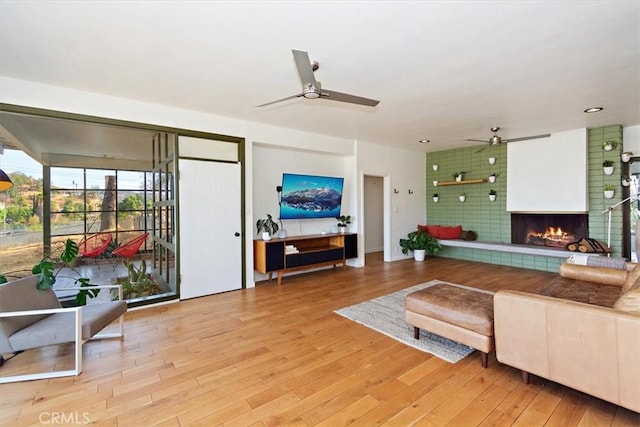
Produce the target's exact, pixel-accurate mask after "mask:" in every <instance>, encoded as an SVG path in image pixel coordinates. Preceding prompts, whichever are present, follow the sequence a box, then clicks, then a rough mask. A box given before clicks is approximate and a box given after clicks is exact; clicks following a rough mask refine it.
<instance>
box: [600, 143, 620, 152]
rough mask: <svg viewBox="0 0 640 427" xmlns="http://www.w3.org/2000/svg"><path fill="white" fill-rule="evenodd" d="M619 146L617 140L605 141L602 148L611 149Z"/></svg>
mask: <svg viewBox="0 0 640 427" xmlns="http://www.w3.org/2000/svg"><path fill="white" fill-rule="evenodd" d="M617 147H618V143H617V142H616V141H605V142H603V143H602V149H603V150H604V151H611V150H613V149H614V148H617Z"/></svg>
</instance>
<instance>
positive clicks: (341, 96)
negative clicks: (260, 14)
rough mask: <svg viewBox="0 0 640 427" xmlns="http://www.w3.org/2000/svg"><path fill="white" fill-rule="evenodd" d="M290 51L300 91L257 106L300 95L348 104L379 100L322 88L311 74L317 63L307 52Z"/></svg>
mask: <svg viewBox="0 0 640 427" xmlns="http://www.w3.org/2000/svg"><path fill="white" fill-rule="evenodd" d="M291 52H293V59H294V60H295V62H296V68H297V70H298V76H300V81H301V82H302V92H301V93H298V94H296V95H291V96H287V97H286V98H282V99H278V100H276V101H271V102H267V103H266V104H261V105H258V107H266V106H267V105H271V104H275V103H277V102H282V101H286V100H289V99H294V98H300V97H304V98H307V99H317V98H323V99H326V100H329V101H339V102H347V103H350V104H358V105H365V106H367V107H375V106H376V105H378V103H379V102H380V101H376V100H375V99H369V98H363V97H361V96H356V95H350V94H348V93H341V92H336V91H334V90H329V89H322V88H321V87H320V82H319V81H316V77H315V76H314V74H313V72H314V71H316V70H317V69H318V68H319V64H318V63H317V62H311V61H310V60H309V54H308V53H307V52H304V51H302V50H295V49H293V50H292V51H291Z"/></svg>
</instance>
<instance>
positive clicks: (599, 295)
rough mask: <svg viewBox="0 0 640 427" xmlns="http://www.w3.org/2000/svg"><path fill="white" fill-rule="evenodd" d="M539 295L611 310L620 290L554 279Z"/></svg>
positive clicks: (579, 281) (594, 284) (565, 279)
mask: <svg viewBox="0 0 640 427" xmlns="http://www.w3.org/2000/svg"><path fill="white" fill-rule="evenodd" d="M539 294H540V295H545V296H548V297H554V298H560V299H566V300H571V301H576V302H581V303H584V304H593V305H598V306H601V307H608V308H611V307H613V305H614V304H615V302H616V300H617V299H618V298H619V297H620V288H619V287H617V286H606V285H602V284H598V283H592V282H586V281H582V280H575V279H569V278H565V277H556V278H555V279H553V280H552V281H551V283H549V285H547V287H546V288H544V289H543V290H541V291H540V292H539Z"/></svg>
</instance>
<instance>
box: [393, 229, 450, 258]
mask: <svg viewBox="0 0 640 427" xmlns="http://www.w3.org/2000/svg"><path fill="white" fill-rule="evenodd" d="M399 245H400V248H402V253H403V254H405V255H407V254H408V253H409V251H412V252H413V258H414V259H415V260H416V261H424V257H425V255H426V254H427V253H429V254H434V255H435V254H437V253H438V252H440V250H441V249H442V245H440V242H438V240H436V239H435V238H433V237H431V235H430V234H429V233H427V232H424V231H421V230H416V231H412V232H411V233H409V234H407V237H406V238H404V239H400V242H399Z"/></svg>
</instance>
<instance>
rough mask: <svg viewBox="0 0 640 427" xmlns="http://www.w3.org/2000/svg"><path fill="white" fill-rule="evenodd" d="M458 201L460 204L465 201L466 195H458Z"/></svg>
mask: <svg viewBox="0 0 640 427" xmlns="http://www.w3.org/2000/svg"><path fill="white" fill-rule="evenodd" d="M458 200H460V201H461V202H464V201H465V200H467V193H460V195H459V196H458Z"/></svg>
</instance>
